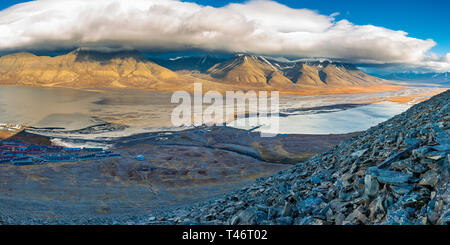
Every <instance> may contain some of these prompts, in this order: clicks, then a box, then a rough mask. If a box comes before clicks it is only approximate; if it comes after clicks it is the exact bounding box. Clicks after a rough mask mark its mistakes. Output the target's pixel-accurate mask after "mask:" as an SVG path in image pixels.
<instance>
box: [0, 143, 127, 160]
mask: <svg viewBox="0 0 450 245" xmlns="http://www.w3.org/2000/svg"><path fill="white" fill-rule="evenodd" d="M117 156H120V154H119V153H115V152H112V151H109V150H104V149H102V148H66V147H60V146H45V145H29V144H24V143H21V142H17V141H0V164H13V165H33V164H44V163H48V162H78V161H84V160H92V159H100V158H107V157H117Z"/></svg>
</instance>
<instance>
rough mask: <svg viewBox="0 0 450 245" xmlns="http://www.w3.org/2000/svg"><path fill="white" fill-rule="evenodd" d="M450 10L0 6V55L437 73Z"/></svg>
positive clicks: (447, 58) (117, 2)
mask: <svg viewBox="0 0 450 245" xmlns="http://www.w3.org/2000/svg"><path fill="white" fill-rule="evenodd" d="M18 3H24V4H21V5H16V6H14V5H15V4H18ZM9 7H11V8H9ZM449 11H450V1H448V0H426V1H425V0H423V1H418V0H376V1H375V0H374V1H371V0H364V1H360V0H358V1H356V0H340V1H334V0H329V1H328V0H321V1H316V0H301V1H298V0H279V1H269V0H253V1H241V0H233V1H217V0H216V1H213V0H187V1H182V2H181V1H177V0H166V1H157V0H134V1H128V0H96V1H88V0H36V1H33V2H27V1H17V0H2V1H0V51H16V50H48V51H52V49H53V50H54V49H56V50H58V49H60V50H62V49H70V48H74V47H77V46H90V47H93V48H94V47H100V46H101V47H104V46H107V47H109V48H130V49H131V48H136V49H139V50H147V51H148V50H156V49H158V50H187V49H200V50H205V51H210V52H218V51H221V52H222V51H225V52H230V53H236V52H237V53H240V52H245V53H255V54H264V55H271V56H296V57H312V56H314V57H332V58H336V59H342V60H343V61H348V62H352V63H358V64H367V65H369V66H370V65H377V66H380V67H387V68H389V67H394V68H395V69H397V70H419V71H420V70H423V71H439V72H444V71H450V33H449V31H448V29H449V28H448V24H447V23H448V13H449Z"/></svg>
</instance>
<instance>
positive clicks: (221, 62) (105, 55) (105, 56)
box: [0, 48, 384, 92]
mask: <svg viewBox="0 0 450 245" xmlns="http://www.w3.org/2000/svg"><path fill="white" fill-rule="evenodd" d="M167 67H169V68H172V69H173V70H172V69H169V68H167ZM194 82H201V83H202V84H204V86H206V87H207V88H208V89H213V90H240V89H244V90H249V89H256V88H257V89H263V90H280V91H291V92H308V91H309V90H315V89H321V90H330V91H331V90H333V89H336V88H346V87H361V88H365V87H374V86H382V85H383V82H384V80H382V79H379V78H376V77H373V76H370V75H368V74H365V73H364V72H362V71H360V70H359V69H358V68H357V67H355V66H354V65H351V64H344V63H337V62H332V61H328V60H324V61H305V60H302V61H292V62H291V61H289V62H283V61H280V60H279V59H275V58H274V59H272V58H270V57H265V56H256V55H247V54H238V55H235V56H233V57H231V58H229V59H226V58H221V57H214V56H204V57H177V58H174V59H167V60H163V59H159V60H158V59H149V58H146V57H145V56H144V55H142V54H141V53H140V52H138V51H136V50H119V51H114V50H113V51H102V50H90V49H82V48H79V49H75V50H73V51H71V52H69V53H67V54H65V55H59V56H53V57H51V56H38V55H34V54H32V53H26V52H20V53H14V54H10V55H5V56H2V57H0V84H2V85H31V86H50V87H53V86H55V87H70V88H138V89H151V90H167V91H173V90H179V89H185V90H191V89H192V84H193V83H194Z"/></svg>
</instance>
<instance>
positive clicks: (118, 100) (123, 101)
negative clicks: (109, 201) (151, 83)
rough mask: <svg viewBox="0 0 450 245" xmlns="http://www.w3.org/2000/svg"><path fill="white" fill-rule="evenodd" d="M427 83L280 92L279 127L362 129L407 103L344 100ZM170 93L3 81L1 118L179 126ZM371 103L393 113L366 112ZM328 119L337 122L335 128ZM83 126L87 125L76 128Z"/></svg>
mask: <svg viewBox="0 0 450 245" xmlns="http://www.w3.org/2000/svg"><path fill="white" fill-rule="evenodd" d="M426 89H427V88H409V89H405V90H402V91H396V92H380V93H366V94H352V95H318V96H281V97H280V110H281V112H283V113H284V114H286V115H288V116H287V117H286V118H285V119H281V123H280V126H281V131H280V132H284V133H338V132H347V131H349V130H353V131H358V130H363V129H365V128H367V127H368V126H370V125H373V124H374V123H377V122H379V121H380V120H381V121H383V120H386V119H387V118H389V117H391V116H393V115H395V114H397V113H400V112H401V111H402V110H404V108H405V107H404V106H403V107H399V106H397V105H394V104H395V103H391V104H382V108H381V107H379V108H377V107H373V108H374V109H373V110H372V109H370V108H372V107H364V108H361V109H358V108H354V107H355V106H353V105H352V106H345V105H344V106H342V105H343V104H346V105H349V104H364V103H366V102H370V101H373V100H374V99H378V98H386V97H390V96H398V95H408V94H414V93H423V92H424V90H426ZM170 99H171V93H165V92H152V91H143V90H133V89H121V90H119V89H102V90H95V91H94V90H91V91H86V90H76V89H65V88H45V87H21V86H0V122H3V123H12V124H23V125H27V126H32V127H35V128H40V129H34V130H38V132H39V133H42V134H46V135H52V136H61V137H68V136H71V137H80V138H91V139H92V138H108V137H117V136H124V135H130V134H135V133H141V132H148V131H161V130H175V128H173V126H172V123H171V113H172V110H173V109H174V108H175V107H176V106H177V104H172V103H170ZM336 105H341V106H336ZM205 106H208V105H205ZM324 106H331V107H324ZM333 106H334V107H333ZM314 107H315V108H317V107H320V108H322V113H321V114H323V115H321V116H319V114H317V111H315V110H314V109H306V110H305V109H302V110H298V109H301V108H314ZM357 107H359V106H358V105H357ZM406 107H407V106H406ZM323 108H327V110H324V109H323ZM367 108H369V109H370V110H372V111H376V110H383V111H388V112H389V113H387V114H383V113H382V114H372V115H370V117H366V116H365V115H366V114H367V113H368V111H367ZM389 108H391V109H389ZM399 108H401V109H399ZM364 110H365V112H364V113H363V111H364ZM340 111H347V114H339V112H340ZM336 113H337V114H336ZM194 116H195V115H194ZM350 117H352V120H353V118H358V120H359V121H361V122H362V124H361V125H363V126H361V127H353V126H352V127H349V124H348V123H339V120H341V121H345V120H348V118H350ZM338 119H339V120H338ZM331 122H332V123H333V124H330V123H331ZM369 122H370V123H369ZM99 125H100V126H99ZM118 125H120V126H118ZM308 125H309V126H308ZM330 125H333V126H332V128H330ZM84 128H88V129H85V130H81V131H77V130H79V129H84ZM177 129H178V130H179V129H180V128H177Z"/></svg>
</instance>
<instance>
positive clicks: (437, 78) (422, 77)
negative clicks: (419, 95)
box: [382, 72, 450, 82]
mask: <svg viewBox="0 0 450 245" xmlns="http://www.w3.org/2000/svg"><path fill="white" fill-rule="evenodd" d="M382 77H383V78H385V79H389V80H397V81H423V82H450V72H443V73H435V72H431V73H415V72H403V73H391V74H387V75H383V76H382Z"/></svg>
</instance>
